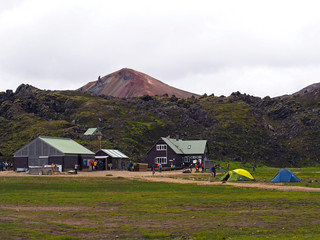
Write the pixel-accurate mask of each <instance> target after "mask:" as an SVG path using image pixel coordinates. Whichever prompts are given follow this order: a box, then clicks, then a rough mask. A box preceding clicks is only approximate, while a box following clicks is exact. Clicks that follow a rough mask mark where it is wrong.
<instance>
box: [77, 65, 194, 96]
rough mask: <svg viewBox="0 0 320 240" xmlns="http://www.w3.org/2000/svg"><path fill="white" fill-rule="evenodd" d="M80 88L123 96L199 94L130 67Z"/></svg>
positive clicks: (97, 92)
mask: <svg viewBox="0 0 320 240" xmlns="http://www.w3.org/2000/svg"><path fill="white" fill-rule="evenodd" d="M78 90H80V91H81V92H90V93H94V94H103V95H110V96H114V97H121V98H128V97H137V96H143V95H149V96H154V95H163V94H166V93H167V94H168V95H170V96H171V95H175V96H176V97H179V98H188V97H191V96H195V97H197V96H198V95H197V94H193V93H190V92H186V91H183V90H180V89H177V88H174V87H171V86H169V85H167V84H165V83H163V82H161V81H159V80H157V79H155V78H153V77H150V76H148V75H146V74H144V73H141V72H137V71H135V70H132V69H129V68H123V69H121V70H119V71H117V72H114V73H111V74H109V75H106V76H104V77H102V78H99V79H98V80H97V81H93V82H89V83H87V84H86V85H84V86H83V87H81V88H80V89H78Z"/></svg>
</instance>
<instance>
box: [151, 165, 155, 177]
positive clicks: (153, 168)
mask: <svg viewBox="0 0 320 240" xmlns="http://www.w3.org/2000/svg"><path fill="white" fill-rule="evenodd" d="M154 174H155V167H154V165H153V166H152V176H154Z"/></svg>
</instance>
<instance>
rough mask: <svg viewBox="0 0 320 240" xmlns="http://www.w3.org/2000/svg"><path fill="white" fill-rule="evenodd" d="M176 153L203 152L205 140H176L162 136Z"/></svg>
mask: <svg viewBox="0 0 320 240" xmlns="http://www.w3.org/2000/svg"><path fill="white" fill-rule="evenodd" d="M162 140H163V141H165V142H166V143H167V144H168V145H169V146H170V147H171V148H172V150H173V151H175V152H176V153H177V154H203V153H204V152H205V148H206V145H207V140H180V139H179V140H176V139H172V138H162Z"/></svg>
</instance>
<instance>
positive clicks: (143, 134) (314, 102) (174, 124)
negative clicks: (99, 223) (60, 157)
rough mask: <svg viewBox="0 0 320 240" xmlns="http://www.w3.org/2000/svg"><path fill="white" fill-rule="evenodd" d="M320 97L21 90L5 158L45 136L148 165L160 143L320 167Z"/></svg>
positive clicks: (0, 108) (6, 105) (7, 115)
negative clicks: (189, 142) (96, 133)
mask: <svg viewBox="0 0 320 240" xmlns="http://www.w3.org/2000/svg"><path fill="white" fill-rule="evenodd" d="M319 96H320V93H318V92H313V93H308V94H300V95H292V96H284V97H279V98H270V97H265V98H263V99H261V98H258V97H253V96H249V95H246V94H241V93H239V92H236V93H233V94H231V95H230V96H229V97H224V96H221V97H215V96H214V95H211V96H207V95H206V94H205V95H203V96H201V97H200V98H194V97H192V98H188V99H179V98H176V97H175V96H167V95H164V96H143V97H136V98H128V99H121V98H114V97H110V96H96V95H90V94H83V93H80V92H77V91H54V92H53V91H43V90H39V89H36V88H34V87H32V86H29V85H21V86H19V88H18V89H17V90H16V92H12V91H7V92H3V93H0V129H1V135H0V152H1V153H2V155H3V156H4V158H10V157H12V156H13V154H14V152H15V151H17V150H18V149H19V148H21V147H22V146H23V145H25V144H27V143H28V142H29V141H30V140H32V139H34V138H36V137H38V136H40V135H48V136H59V137H70V138H72V139H74V140H76V141H77V142H79V143H81V144H83V145H84V146H86V147H88V148H89V149H91V150H92V151H97V150H98V149H99V141H98V139H97V138H96V137H88V136H84V135H83V133H84V132H85V131H86V130H87V129H88V128H89V127H98V128H99V129H100V130H101V131H102V133H103V138H102V147H103V148H117V149H120V150H121V151H123V152H124V153H126V154H127V155H129V156H130V157H131V159H133V160H134V161H138V160H139V161H143V160H145V158H146V153H147V151H148V150H149V149H150V148H151V147H152V146H153V144H154V143H155V142H156V141H157V140H158V139H159V138H160V137H165V136H171V137H173V138H175V137H179V138H182V139H207V140H208V144H209V151H210V158H211V159H215V160H219V161H240V162H243V163H253V162H255V163H262V164H265V165H268V166H277V167H285V166H289V167H300V166H305V165H307V166H308V165H309V166H310V165H311V166H312V165H318V164H319V162H320V161H319V154H318V149H319V147H320V138H319V136H320V135H319V134H320V116H319V113H320V97H319Z"/></svg>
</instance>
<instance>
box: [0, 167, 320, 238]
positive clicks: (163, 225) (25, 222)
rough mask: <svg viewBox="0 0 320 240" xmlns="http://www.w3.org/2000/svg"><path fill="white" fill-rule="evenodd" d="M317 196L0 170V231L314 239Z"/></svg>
mask: <svg viewBox="0 0 320 240" xmlns="http://www.w3.org/2000/svg"><path fill="white" fill-rule="evenodd" d="M258 171H261V172H260V173H259V174H261V175H262V171H265V172H268V171H270V172H272V171H273V170H272V169H269V170H268V169H265V170H263V168H262V167H261V168H260V169H259V168H258V169H257V172H258ZM314 172H317V171H316V170H315V169H302V170H301V172H300V174H301V176H303V177H304V176H309V174H313V175H312V176H313V177H314V174H315V173H314ZM317 176H318V175H317ZM319 196H320V193H308V192H285V191H275V190H263V189H251V188H250V189H249V188H235V187H230V186H223V185H222V186H199V185H194V184H172V183H154V182H143V181H140V180H135V179H125V178H113V177H112V176H109V177H99V178H92V177H90V178H86V177H77V178H68V177H46V176H37V177H1V178H0V209H1V216H0V238H1V239H279V238H280V239H319V238H320V222H319V214H320V209H319V205H320V198H319Z"/></svg>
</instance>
